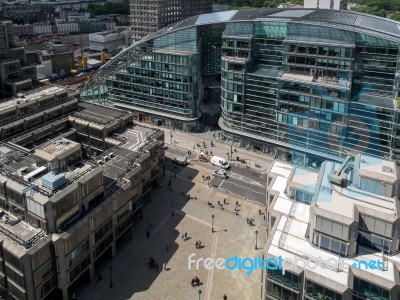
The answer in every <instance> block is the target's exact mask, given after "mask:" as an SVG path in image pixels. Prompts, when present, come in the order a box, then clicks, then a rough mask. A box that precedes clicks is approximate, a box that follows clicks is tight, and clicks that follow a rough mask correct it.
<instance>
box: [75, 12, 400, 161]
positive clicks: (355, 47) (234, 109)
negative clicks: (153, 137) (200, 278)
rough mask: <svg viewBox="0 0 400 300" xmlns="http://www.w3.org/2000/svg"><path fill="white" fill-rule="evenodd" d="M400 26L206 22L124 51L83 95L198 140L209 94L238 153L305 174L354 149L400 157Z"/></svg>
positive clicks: (355, 20)
mask: <svg viewBox="0 0 400 300" xmlns="http://www.w3.org/2000/svg"><path fill="white" fill-rule="evenodd" d="M283 19H284V20H283ZM369 24H374V25H373V26H372V27H371V26H369ZM398 25H399V23H397V22H395V21H391V20H388V19H384V18H379V17H375V16H370V15H365V14H360V13H353V12H347V11H338V10H335V11H333V10H323V9H320V10H313V9H302V10H298V9H278V10H276V9H274V10H271V9H258V10H249V11H228V12H219V13H214V14H204V15H200V16H197V17H192V18H189V19H186V20H184V21H182V22H180V23H177V24H175V25H174V26H172V27H167V28H164V29H163V30H161V31H159V32H157V33H154V34H152V35H150V36H148V37H146V38H145V39H143V40H142V41H141V42H139V43H137V44H134V45H132V46H131V47H129V48H128V49H126V50H125V51H123V52H121V53H120V54H119V55H117V56H116V57H115V58H114V59H113V60H112V61H111V62H109V63H108V64H106V65H105V66H104V67H103V68H102V70H101V71H100V72H99V73H98V74H97V76H96V77H95V78H94V79H92V81H91V82H89V83H88V84H87V85H86V86H85V88H84V90H83V91H82V94H81V96H82V99H84V100H87V101H94V102H96V103H102V104H103V105H112V106H116V107H124V108H127V109H132V111H135V112H136V113H137V118H138V119H139V120H143V121H148V122H153V123H155V124H157V123H160V122H161V123H165V124H167V123H168V124H167V126H173V127H177V128H179V129H181V130H186V131H191V130H196V128H197V127H196V126H198V125H196V124H198V120H199V118H200V116H201V105H202V103H204V102H205V100H206V99H207V97H208V96H209V91H210V90H211V89H210V85H211V86H212V85H214V87H215V88H214V91H216V90H217V89H218V91H219V90H220V104H221V105H220V107H221V113H222V117H221V118H220V120H219V126H220V127H221V129H222V135H221V138H222V139H223V140H225V141H226V142H228V143H230V144H232V145H234V146H236V147H246V148H249V149H254V150H255V151H260V152H263V153H265V154H268V155H271V156H272V157H278V158H280V159H283V160H288V161H292V162H293V163H294V164H297V165H306V166H310V167H319V166H320V165H321V163H322V162H323V160H324V159H326V158H330V159H333V160H338V159H340V160H342V159H343V158H344V157H346V155H347V154H348V153H353V152H366V153H369V154H370V155H373V156H377V157H384V158H388V159H400V151H399V150H400V136H399V135H400V127H399V104H398V100H397V99H398V95H399V92H398V90H399V83H400V81H399V78H398V71H397V70H398V67H399V65H398V58H399V45H400V32H399V29H398ZM128 61H129V63H127V62H128Z"/></svg>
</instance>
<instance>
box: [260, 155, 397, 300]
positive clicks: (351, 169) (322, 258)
mask: <svg viewBox="0 0 400 300" xmlns="http://www.w3.org/2000/svg"><path fill="white" fill-rule="evenodd" d="M399 175H400V170H399V166H398V165H397V164H396V163H394V162H390V161H386V160H382V159H378V158H374V157H371V156H367V155H364V154H358V155H356V156H355V157H354V156H353V157H351V156H349V157H347V158H346V160H345V161H344V162H343V163H341V164H340V163H334V162H331V161H326V162H324V163H323V164H322V166H321V169H320V171H319V172H318V173H316V172H312V171H310V170H307V169H303V168H300V167H297V168H296V167H293V166H289V165H286V164H283V163H278V162H276V163H275V164H274V165H273V166H272V167H271V169H270V170H269V172H268V187H267V217H266V220H267V232H268V242H267V247H266V249H267V250H266V253H265V256H266V257H268V258H272V260H274V261H281V262H283V263H284V265H285V270H284V272H282V270H273V269H274V266H273V265H271V267H272V268H271V270H268V271H267V272H266V276H265V279H266V283H265V299H293V300H294V299H343V300H347V299H357V300H365V299H380V300H389V299H398V296H399V295H400V278H399V274H400V273H399V270H400V255H399V250H400V246H399V245H400V244H399V232H400V219H399V211H400V207H399V193H400V186H399V183H400V177H399ZM289 260H290V262H289ZM312 261H313V262H316V263H309V262H312ZM373 261H374V262H375V263H376V264H377V265H376V268H373V267H370V266H372V265H370V263H371V262H373Z"/></svg>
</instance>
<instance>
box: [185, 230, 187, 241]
mask: <svg viewBox="0 0 400 300" xmlns="http://www.w3.org/2000/svg"><path fill="white" fill-rule="evenodd" d="M186 239H187V232H185V241H186Z"/></svg>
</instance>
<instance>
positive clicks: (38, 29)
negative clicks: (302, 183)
mask: <svg viewBox="0 0 400 300" xmlns="http://www.w3.org/2000/svg"><path fill="white" fill-rule="evenodd" d="M52 33H53V29H52V26H51V25H50V24H45V23H36V24H33V34H34V35H43V34H52Z"/></svg>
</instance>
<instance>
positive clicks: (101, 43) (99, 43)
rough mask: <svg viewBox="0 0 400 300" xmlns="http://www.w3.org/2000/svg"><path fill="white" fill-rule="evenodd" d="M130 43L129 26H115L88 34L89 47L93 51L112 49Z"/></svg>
mask: <svg viewBox="0 0 400 300" xmlns="http://www.w3.org/2000/svg"><path fill="white" fill-rule="evenodd" d="M130 44H131V31H130V30H129V28H124V27H123V28H117V29H115V30H112V31H104V32H98V33H91V34H89V49H90V50H93V51H113V50H117V49H118V48H121V47H122V46H129V45H130Z"/></svg>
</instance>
